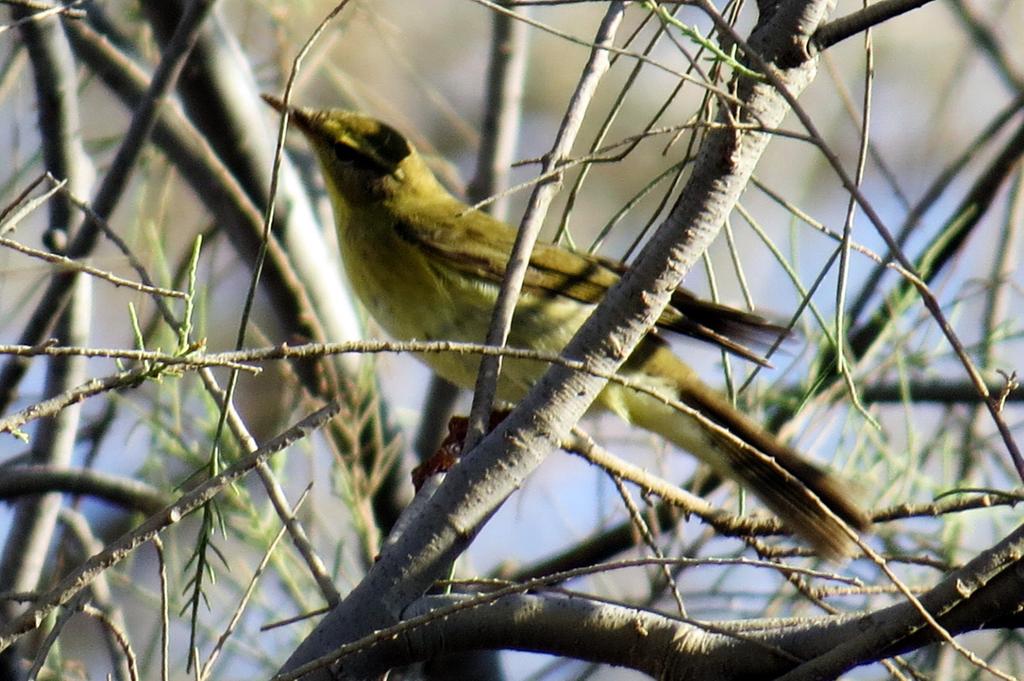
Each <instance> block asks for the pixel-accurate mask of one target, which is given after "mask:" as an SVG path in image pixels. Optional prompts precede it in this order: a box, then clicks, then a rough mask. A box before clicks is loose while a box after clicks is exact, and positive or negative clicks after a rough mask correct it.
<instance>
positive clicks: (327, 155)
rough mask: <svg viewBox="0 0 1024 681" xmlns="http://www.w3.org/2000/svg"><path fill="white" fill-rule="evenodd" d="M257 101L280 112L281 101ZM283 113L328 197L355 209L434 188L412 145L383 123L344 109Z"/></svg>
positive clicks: (296, 109) (293, 109)
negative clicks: (305, 144)
mask: <svg viewBox="0 0 1024 681" xmlns="http://www.w3.org/2000/svg"><path fill="white" fill-rule="evenodd" d="M263 99H264V100H265V101H266V102H267V103H268V104H270V105H271V106H272V107H274V108H275V109H277V110H278V111H281V112H284V110H285V106H284V103H283V102H282V101H281V100H279V99H277V98H276V97H273V96H271V95H263ZM287 110H288V113H289V115H290V116H291V121H292V122H293V123H294V124H295V126H296V127H297V128H298V129H299V130H301V131H302V133H303V135H305V137H306V139H307V140H308V141H309V144H310V146H311V147H312V148H313V151H314V153H315V154H316V156H317V159H318V160H319V161H320V165H321V167H322V169H323V175H324V181H325V182H327V183H328V184H329V185H330V186H329V187H328V189H329V190H330V191H331V194H332V196H340V197H341V198H342V199H344V201H345V202H346V203H349V204H361V203H369V202H375V201H381V200H385V199H388V198H391V197H394V196H397V195H411V194H418V193H421V192H423V193H427V192H429V193H434V192H436V191H437V190H438V189H439V188H440V184H439V183H438V182H437V180H436V179H435V178H434V174H433V173H432V172H431V171H430V169H429V168H427V166H426V164H425V163H424V162H423V159H422V158H421V157H420V155H419V154H418V153H417V152H416V149H415V148H414V147H413V146H412V144H411V143H410V142H409V141H408V140H407V139H406V138H405V137H404V136H403V135H402V134H401V133H399V132H398V131H397V130H395V129H394V128H392V127H391V126H389V125H387V124H386V123H382V122H380V121H378V120H377V119H375V118H372V117H370V116H367V115H365V114H361V113H358V112H355V111H346V110H344V109H311V108H303V107H288V109H287Z"/></svg>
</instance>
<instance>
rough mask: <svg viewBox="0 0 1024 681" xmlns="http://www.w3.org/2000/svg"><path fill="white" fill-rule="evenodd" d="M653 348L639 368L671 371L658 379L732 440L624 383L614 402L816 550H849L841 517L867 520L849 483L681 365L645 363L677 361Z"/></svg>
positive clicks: (836, 553)
mask: <svg viewBox="0 0 1024 681" xmlns="http://www.w3.org/2000/svg"><path fill="white" fill-rule="evenodd" d="M659 350H661V351H660V352H658V351H656V352H655V353H654V354H655V355H656V356H655V357H648V358H647V366H645V367H644V368H645V369H646V370H651V369H652V368H654V369H655V370H654V371H653V372H652V375H653V376H659V377H666V376H671V377H673V380H672V381H671V382H670V385H667V386H665V387H666V388H667V389H669V390H670V391H671V392H674V393H675V395H674V397H676V398H678V400H679V401H680V402H682V403H684V404H686V405H688V406H690V407H692V408H694V409H695V410H697V411H699V412H700V413H701V414H702V415H703V416H704V417H706V418H707V419H709V420H710V421H712V422H714V423H715V424H717V425H719V426H721V427H722V428H723V429H725V430H727V431H729V433H730V434H731V435H732V436H734V437H735V440H734V439H733V438H731V437H728V436H726V435H723V434H722V433H719V432H715V431H713V430H709V429H708V428H707V427H705V426H703V425H702V424H700V423H698V421H697V420H696V419H694V418H692V417H690V416H687V415H685V414H682V413H680V412H679V411H678V410H675V409H672V408H671V407H669V406H667V405H666V404H664V403H663V402H660V401H658V400H657V399H655V398H653V397H651V396H650V395H644V394H642V393H638V392H636V391H632V390H629V389H625V390H624V391H623V394H622V395H621V396H620V398H619V400H618V401H619V403H620V404H619V408H618V409H617V410H618V411H625V412H627V413H625V414H623V416H626V417H627V418H628V419H629V420H630V421H632V422H633V423H636V424H637V425H639V426H640V427H642V428H644V429H646V430H650V431H654V432H656V433H658V434H660V435H661V436H662V437H665V438H666V439H668V440H669V441H671V442H673V443H674V444H676V445H678V446H680V447H682V448H684V449H686V450H688V451H690V452H691V453H693V454H695V455H697V456H699V457H700V458H701V459H703V460H704V461H705V462H707V463H709V464H710V465H711V466H712V467H713V468H714V469H715V470H716V471H717V472H718V473H720V474H722V475H724V476H727V477H729V478H732V479H734V480H736V481H737V482H739V483H740V484H741V485H743V486H744V487H746V488H747V489H749V490H750V491H751V492H753V493H754V494H755V495H757V496H758V498H760V499H761V501H762V502H764V504H765V505H766V506H768V508H769V509H771V510H772V511H773V512H774V513H775V514H777V515H778V516H779V518H780V519H781V520H782V522H783V524H784V525H785V526H786V527H787V528H788V529H790V530H791V531H793V532H795V533H796V534H797V535H799V536H800V537H802V538H803V539H804V540H805V541H807V542H808V543H810V544H811V546H812V547H813V548H814V549H815V550H816V551H817V552H818V553H819V554H820V555H822V556H823V557H826V558H830V559H838V558H843V557H847V556H850V555H851V554H852V553H853V551H854V549H855V548H856V546H855V544H854V542H853V540H852V538H851V537H850V536H849V535H848V533H847V531H846V529H845V528H844V527H843V525H844V524H846V525H848V526H849V527H851V528H853V529H854V530H864V529H866V528H867V526H868V520H867V517H866V516H865V515H864V513H863V512H862V511H861V510H860V508H858V506H857V504H856V503H854V501H853V500H852V499H851V498H850V492H851V491H852V490H851V488H850V486H849V485H846V484H844V482H843V481H842V480H841V479H839V478H838V477H836V476H835V475H833V474H831V473H829V472H827V471H825V470H823V469H822V468H819V467H818V466H817V465H815V464H813V463H811V462H810V461H808V460H806V459H805V458H804V457H802V456H801V455H800V454H798V453H797V452H795V451H793V450H792V449H790V448H789V447H786V446H785V445H783V444H782V443H781V442H779V441H778V440H777V439H776V438H775V437H774V436H772V435H771V434H770V433H768V432H766V431H765V430H764V429H763V428H762V427H761V426H759V425H758V424H756V423H754V422H753V421H752V420H751V419H749V418H747V417H746V416H745V415H743V414H742V413H740V412H739V411H738V410H737V409H735V408H734V407H733V406H732V405H731V404H730V403H729V402H728V401H727V400H726V399H724V398H723V397H721V396H720V395H718V394H717V393H715V392H714V391H712V390H710V389H709V388H707V387H706V386H704V385H703V384H702V383H700V381H699V379H698V378H697V377H696V376H695V375H694V374H693V372H692V370H690V369H689V368H688V367H685V366H683V367H679V366H673V367H652V366H651V361H652V360H653V362H654V364H658V363H662V362H671V363H673V364H681V362H680V361H679V360H678V359H677V358H676V357H674V356H672V354H671V353H670V352H668V351H667V349H662V348H659ZM659 355H660V356H659ZM669 369H671V370H669ZM660 381H661V382H664V378H661V379H660ZM737 440H738V441H737ZM741 443H742V444H741ZM826 509H827V510H826Z"/></svg>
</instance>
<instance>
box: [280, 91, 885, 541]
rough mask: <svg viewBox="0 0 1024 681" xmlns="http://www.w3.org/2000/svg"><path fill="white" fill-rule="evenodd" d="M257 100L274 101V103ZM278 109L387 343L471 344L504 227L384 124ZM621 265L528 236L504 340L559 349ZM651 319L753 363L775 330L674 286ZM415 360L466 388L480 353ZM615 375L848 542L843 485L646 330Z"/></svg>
mask: <svg viewBox="0 0 1024 681" xmlns="http://www.w3.org/2000/svg"><path fill="white" fill-rule="evenodd" d="M264 98H265V99H266V100H267V102H269V103H270V104H271V105H272V106H274V107H275V108H277V109H278V110H282V109H283V104H282V103H281V102H280V101H279V100H277V99H275V98H273V97H270V96H266V95H265V96H264ZM290 114H291V116H292V120H293V121H294V123H295V124H296V125H297V126H298V128H299V129H300V130H301V131H302V132H303V133H304V135H305V137H306V139H307V140H308V141H309V144H310V146H311V147H312V149H313V151H314V153H315V155H316V158H317V159H318V160H319V163H320V166H321V170H322V172H323V177H324V182H325V184H326V189H327V193H328V195H329V196H330V199H331V203H332V207H333V210H334V217H335V221H336V223H337V229H338V242H339V247H340V250H341V256H342V259H343V261H344V266H345V270H346V272H347V274H348V278H349V280H350V282H351V285H352V288H353V290H354V291H355V293H356V295H357V296H358V298H359V299H360V301H362V303H363V305H365V306H366V309H367V310H368V311H369V313H370V315H371V316H372V317H373V318H374V320H376V322H377V323H378V324H379V325H380V326H381V327H382V328H383V329H384V330H385V331H387V333H389V334H391V335H392V336H394V337H395V338H396V339H399V340H412V339H417V340H455V341H465V342H473V343H482V342H483V341H484V338H485V337H486V335H487V327H488V325H489V324H490V320H491V313H492V310H493V307H494V303H495V300H496V299H497V294H498V287H499V285H500V283H501V279H502V276H503V274H504V270H505V265H506V263H507V261H508V255H509V253H510V251H511V249H512V244H513V242H514V240H515V230H514V229H513V228H512V227H510V226H509V225H507V224H505V223H503V222H501V221H499V220H496V219H494V218H493V217H491V216H489V215H487V214H486V213H483V212H481V211H477V210H470V209H469V207H468V206H467V205H466V204H465V203H463V202H462V201H460V200H459V199H457V198H455V197H454V196H452V195H451V194H450V193H449V192H448V191H447V190H446V189H445V188H444V187H442V185H441V184H440V182H438V181H437V179H436V178H435V177H434V174H433V173H432V172H431V171H430V169H429V168H428V167H427V165H426V163H425V162H424V161H423V159H422V157H420V155H419V154H418V153H417V152H416V150H415V148H413V146H412V144H411V143H410V142H409V141H408V140H407V139H406V138H405V137H404V136H403V135H401V134H400V133H399V132H397V131H396V130H394V129H393V128H391V127H390V126H388V125H386V124H384V123H381V122H380V121H378V120H375V119H373V118H371V117H369V116H366V115H363V114H360V113H355V112H351V111H344V110H339V109H330V110H314V109H305V108H291V109H290ZM623 269H624V266H623V265H621V264H619V263H615V262H612V261H608V260H605V259H601V258H597V257H593V256H588V255H582V254H577V253H573V252H571V251H569V250H567V249H565V248H562V247H559V246H555V245H551V244H537V246H536V247H535V249H534V251H533V254H532V256H531V259H530V267H529V270H528V272H527V274H526V280H525V283H524V287H523V293H522V296H521V297H520V299H519V302H518V304H517V306H516V310H515V316H514V319H513V322H512V329H511V333H510V335H509V340H508V344H509V345H510V346H512V347H520V348H532V349H536V350H542V351H546V352H558V351H560V350H561V349H562V348H563V347H564V346H565V344H566V343H567V342H568V341H569V339H570V338H571V337H572V336H573V334H574V333H576V330H577V329H578V328H579V327H580V325H581V324H582V323H583V322H584V320H586V318H587V317H588V316H589V315H590V313H591V312H592V311H593V309H594V307H595V306H596V305H597V303H598V302H599V301H600V299H601V297H602V296H603V295H604V293H605V291H607V290H608V288H609V287H611V286H612V285H614V284H615V283H616V282H617V281H618V280H619V276H620V274H621V273H622V271H623ZM658 327H660V328H662V329H668V330H672V331H676V332H680V333H684V334H687V335H690V336H694V337H696V338H699V339H702V340H706V341H709V342H712V343H716V344H718V345H720V346H722V347H724V348H725V349H727V350H729V351H731V352H733V353H735V354H739V355H742V356H744V357H747V358H748V359H755V360H756V355H755V354H754V353H753V352H752V351H751V350H749V349H748V348H747V347H746V344H748V343H750V342H752V341H753V342H756V341H758V340H762V341H763V340H764V339H765V334H772V333H775V332H777V328H776V327H774V326H772V325H770V324H768V323H767V322H765V321H764V320H763V319H761V318H760V317H756V316H754V315H751V314H748V313H745V312H741V311H739V310H735V309H732V308H729V307H725V306H722V305H717V304H713V303H708V302H703V301H700V300H698V299H697V298H695V297H694V296H692V295H690V294H688V293H686V292H685V291H683V290H679V291H678V292H677V293H676V294H675V296H674V297H673V299H672V303H671V306H670V307H669V308H668V309H666V310H665V312H664V314H662V316H661V318H660V319H659V320H658ZM421 359H423V361H425V362H426V363H427V364H429V365H430V367H431V368H432V369H433V370H434V371H435V372H437V373H438V374H439V375H441V376H442V377H444V378H446V379H447V380H449V381H451V382H452V383H455V384H456V385H459V386H462V387H464V388H472V387H473V385H474V382H475V380H476V372H477V368H478V366H479V361H480V360H479V357H475V356H469V355H463V354H455V353H451V354H424V355H422V356H421ZM544 369H545V367H544V366H543V364H542V363H539V362H535V361H527V360H512V361H507V362H505V363H504V366H503V369H502V373H501V379H500V381H499V386H498V397H499V398H500V399H501V400H504V401H506V402H515V401H517V400H519V399H521V398H522V397H523V396H524V395H525V394H526V392H527V390H528V389H529V388H530V387H531V386H532V385H533V384H534V383H535V382H536V380H537V379H538V378H539V377H540V375H541V374H542V373H543V371H544ZM620 373H621V374H622V375H623V376H625V377H628V378H630V379H632V380H634V381H641V382H642V383H643V384H644V385H645V386H648V387H650V388H653V389H656V390H657V391H659V392H660V393H661V394H664V395H667V396H669V397H670V398H672V399H675V400H678V401H680V402H682V403H684V404H686V405H689V406H691V407H692V408H694V409H696V410H698V411H699V412H700V413H701V414H703V415H704V416H705V417H707V418H708V419H710V420H711V421H713V422H715V423H716V424H718V425H720V426H723V427H724V428H726V429H728V430H729V431H730V432H731V433H732V434H733V435H735V436H736V437H737V438H738V439H739V440H741V441H742V442H743V443H744V444H745V446H743V445H739V444H737V443H736V442H735V441H733V440H732V439H730V438H728V437H725V436H723V435H722V434H721V433H718V432H715V431H714V430H712V429H709V428H707V427H706V426H705V425H703V424H701V423H700V422H699V421H698V420H697V419H694V418H692V417H690V416H687V415H686V414H683V413H681V412H679V411H678V410H675V409H672V408H671V407H669V406H668V405H666V404H665V403H664V402H662V401H660V400H658V399H656V398H654V397H652V396H650V395H647V394H644V393H640V392H637V391H635V390H632V389H629V388H627V387H624V386H622V385H619V384H615V383H609V384H608V385H607V386H606V387H605V389H604V390H603V391H602V392H601V394H600V395H599V397H598V398H597V400H596V402H595V404H596V405H598V406H599V407H602V408H604V409H607V410H609V411H612V412H614V413H616V414H618V415H619V416H620V417H622V418H623V419H625V420H626V421H628V422H630V423H633V424H636V425H637V426H640V427H641V428H644V429H646V430H648V431H651V432H654V433H657V434H659V435H661V436H662V437H664V438H665V439H667V440H668V441H670V442H672V443H673V444H675V445H677V446H679V447H681V448H683V449H685V450H687V451H689V452H691V453H693V454H695V455H697V456H698V457H699V458H700V459H701V460H703V461H705V462H706V463H708V464H710V465H711V467H712V468H713V469H714V470H715V471H717V472H718V473H719V474H721V475H723V476H726V477H729V478H732V479H735V480H737V481H738V482H740V483H741V484H743V485H744V486H746V487H747V488H749V489H750V490H751V491H752V492H754V494H756V495H757V496H758V497H759V498H760V499H761V500H762V501H763V502H764V503H765V504H766V505H767V506H768V507H769V508H770V509H771V510H772V511H774V512H775V513H776V514H777V515H778V516H779V517H780V518H781V519H782V521H783V523H784V524H785V525H786V526H787V527H788V528H789V529H790V530H792V531H793V532H795V533H797V534H798V535H800V536H801V537H802V538H803V539H804V540H806V541H807V542H809V543H810V544H811V546H812V547H813V548H814V549H815V550H816V551H817V552H818V553H819V554H821V555H822V556H825V557H828V558H839V557H842V556H846V555H849V554H850V553H851V552H852V549H853V542H852V541H851V540H850V538H849V537H848V535H847V534H846V532H844V530H843V528H842V524H841V521H843V522H845V523H847V524H848V525H850V526H851V527H853V528H855V529H859V530H860V529H865V528H866V527H867V524H868V523H867V519H866V517H865V515H864V514H863V513H862V512H861V510H860V509H859V508H858V506H857V504H856V503H854V502H853V501H852V500H851V499H850V496H849V490H850V488H849V486H848V485H845V484H844V483H843V482H842V481H841V480H839V479H838V478H836V477H835V476H833V475H832V474H830V473H827V472H826V471H824V470H822V469H821V468H819V467H818V466H816V465H815V464H813V463H811V462H810V461H808V460H806V459H805V458H803V457H802V456H801V455H799V454H798V453H796V452H795V451H793V450H792V449H790V448H788V447H786V446H785V445H783V444H782V443H780V442H779V441H778V440H777V439H776V438H775V437H774V436H772V435H771V434H769V433H768V432H767V431H765V430H764V429H763V428H761V427H760V426H759V425H757V424H756V423H754V422H753V421H752V420H751V419H749V418H747V417H746V416H744V415H743V414H741V413H740V412H739V411H737V410H736V409H735V408H734V407H733V406H732V405H731V404H730V403H729V402H728V401H727V400H726V399H724V398H723V397H722V396H721V395H720V394H718V393H717V392H716V391H715V390H713V389H712V388H710V387H709V386H707V385H705V384H704V383H703V382H702V381H701V380H700V379H699V378H698V376H697V374H696V372H695V371H694V370H693V369H692V368H691V367H690V366H688V365H687V364H686V363H685V362H683V361H682V360H681V359H680V358H679V357H677V356H676V355H674V354H673V352H672V351H671V349H670V348H669V346H668V344H667V343H666V342H665V341H664V340H663V339H661V338H660V337H659V336H658V335H657V334H656V333H654V332H652V333H650V334H648V336H647V337H646V338H645V339H644V340H643V341H642V342H641V343H640V345H639V346H638V347H637V348H636V350H635V351H634V352H633V354H632V355H631V356H630V357H629V359H628V360H627V361H626V362H625V364H624V365H623V366H622V369H621V371H620ZM815 497H816V498H815ZM826 509H827V510H826ZM840 519H841V521H840Z"/></svg>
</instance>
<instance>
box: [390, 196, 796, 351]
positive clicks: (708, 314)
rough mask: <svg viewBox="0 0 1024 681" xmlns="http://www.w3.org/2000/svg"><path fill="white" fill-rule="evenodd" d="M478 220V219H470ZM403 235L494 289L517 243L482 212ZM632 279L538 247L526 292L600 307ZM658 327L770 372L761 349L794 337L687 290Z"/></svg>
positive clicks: (421, 225)
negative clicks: (612, 290) (625, 280)
mask: <svg viewBox="0 0 1024 681" xmlns="http://www.w3.org/2000/svg"><path fill="white" fill-rule="evenodd" d="M455 205H457V206H461V204H455ZM461 210H463V211H464V210H465V207H462V208H461ZM449 212H450V211H449ZM471 215H472V219H466V218H468V217H469V216H471ZM395 228H396V230H397V231H398V233H399V235H400V236H401V237H402V238H403V239H405V240H406V241H409V242H411V243H415V244H416V245H417V246H419V247H420V248H423V249H424V250H425V251H427V252H429V253H430V254H431V255H432V256H433V257H434V259H435V261H437V262H441V263H443V264H444V266H445V267H448V268H451V269H454V270H456V271H459V272H461V273H463V274H469V275H472V276H475V277H479V278H481V279H483V280H485V281H490V282H493V283H501V280H502V278H503V277H504V274H505V266H506V264H507V263H508V254H509V253H510V252H511V250H512V244H513V243H514V241H515V235H516V233H515V230H513V229H512V228H511V227H509V226H508V225H506V224H505V223H503V222H501V221H499V220H496V219H494V218H492V217H490V216H489V215H486V214H485V213H479V212H475V211H473V212H467V213H465V214H460V213H454V214H452V217H451V218H450V219H449V220H446V221H439V220H437V213H432V214H431V219H430V220H429V221H428V220H426V219H423V220H420V219H417V216H416V215H415V214H414V215H411V216H408V217H407V218H406V219H403V220H401V221H399V222H398V223H396V226H395ZM625 271H626V266H625V265H624V264H622V263H620V262H617V261H614V260H610V259H607V258H601V257H596V256H589V255H582V254H579V253H573V252H572V251H569V250H567V249H565V248H562V247H559V246H555V245H553V244H547V243H537V244H536V245H535V246H534V249H533V253H532V255H531V256H530V266H529V268H528V269H527V272H526V278H525V279H524V281H523V289H524V291H527V292H529V293H531V294H533V295H535V296H546V297H566V298H571V299H573V300H577V301H580V302H582V303H588V304H597V303H598V302H600V301H601V299H602V298H603V297H604V294H605V293H606V292H607V291H608V289H609V288H610V287H611V286H613V285H614V284H615V283H616V282H618V280H619V278H620V276H621V275H622V273H624V272H625ZM658 327H659V328H662V329H666V330H669V331H673V332H676V333H680V334H683V335H686V336H690V337H691V338H695V339H697V340H700V341H704V342H707V343H712V344H714V345H717V346H719V347H721V348H722V349H724V350H726V351H728V352H730V353H732V354H734V355H737V356H739V357H742V358H744V359H747V360H749V361H752V362H756V363H757V364H761V365H765V366H767V362H766V361H765V360H764V358H763V357H762V356H761V354H760V353H759V352H757V350H756V349H761V350H763V349H764V348H767V347H768V346H770V345H771V344H772V343H773V342H775V341H776V340H777V339H778V338H780V337H781V338H785V337H787V336H788V335H789V331H788V330H787V329H786V328H785V327H781V326H778V325H775V324H772V323H771V322H769V321H767V320H765V319H764V318H762V317H759V316H758V315H755V314H751V313H749V312H743V311H741V310H737V309H735V308H732V307H729V306H727V305H720V304H718V303H712V302H708V301H705V300H701V299H700V298H698V297H697V296H695V295H693V294H692V293H690V292H689V291H687V290H685V289H682V288H680V289H677V290H676V291H675V293H673V295H672V300H671V304H670V305H669V307H668V308H666V309H665V311H664V312H663V313H662V315H661V317H660V318H659V319H658Z"/></svg>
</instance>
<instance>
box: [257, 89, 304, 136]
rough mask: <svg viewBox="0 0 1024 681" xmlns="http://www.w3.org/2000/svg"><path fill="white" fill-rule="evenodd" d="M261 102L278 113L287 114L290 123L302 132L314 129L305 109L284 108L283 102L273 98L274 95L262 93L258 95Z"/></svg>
mask: <svg viewBox="0 0 1024 681" xmlns="http://www.w3.org/2000/svg"><path fill="white" fill-rule="evenodd" d="M260 97H262V98H263V101H264V102H266V103H267V104H269V105H270V106H272V107H274V108H275V109H276V110H277V111H279V112H280V113H284V112H285V111H287V112H288V116H289V117H290V118H291V121H292V122H294V123H295V125H296V126H297V127H298V128H299V130H301V131H303V132H306V133H308V132H312V131H313V129H314V126H313V120H312V118H311V117H310V115H309V113H308V112H306V110H305V109H300V108H298V107H295V106H285V104H284V102H283V101H281V100H280V99H278V98H277V97H275V96H274V95H271V94H267V93H265V92H264V93H263V94H261V95H260Z"/></svg>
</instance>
